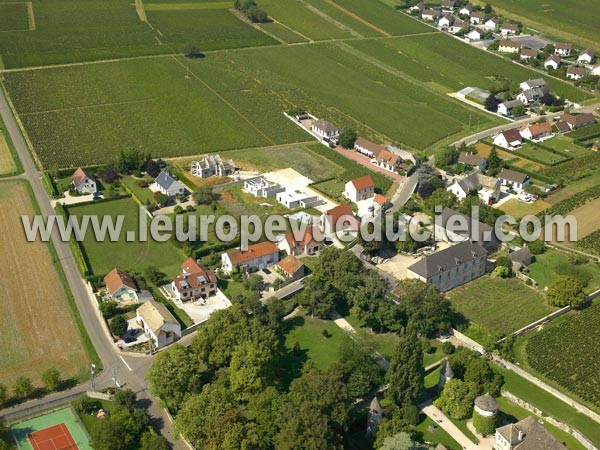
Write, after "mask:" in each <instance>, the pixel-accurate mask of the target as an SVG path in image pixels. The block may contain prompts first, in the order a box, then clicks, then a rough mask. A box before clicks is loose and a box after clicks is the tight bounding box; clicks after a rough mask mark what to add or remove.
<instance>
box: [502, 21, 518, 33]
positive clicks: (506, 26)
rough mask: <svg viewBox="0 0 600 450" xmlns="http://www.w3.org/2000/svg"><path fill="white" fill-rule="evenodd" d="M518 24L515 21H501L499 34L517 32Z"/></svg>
mask: <svg viewBox="0 0 600 450" xmlns="http://www.w3.org/2000/svg"><path fill="white" fill-rule="evenodd" d="M518 31H519V26H518V25H517V24H516V23H503V24H502V25H500V34H501V35H502V36H511V35H513V34H517V32H518Z"/></svg>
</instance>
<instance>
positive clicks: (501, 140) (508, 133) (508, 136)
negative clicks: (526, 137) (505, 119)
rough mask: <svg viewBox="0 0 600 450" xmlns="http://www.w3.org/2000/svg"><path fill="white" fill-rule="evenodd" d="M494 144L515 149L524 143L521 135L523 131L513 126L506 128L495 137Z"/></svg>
mask: <svg viewBox="0 0 600 450" xmlns="http://www.w3.org/2000/svg"><path fill="white" fill-rule="evenodd" d="M494 144H496V145H498V146H500V147H502V148H506V149H508V150H514V149H515V148H517V147H520V146H521V144H523V138H522V137H521V133H519V129H518V128H512V129H510V130H504V131H502V132H500V133H499V134H498V135H497V136H496V137H495V138H494Z"/></svg>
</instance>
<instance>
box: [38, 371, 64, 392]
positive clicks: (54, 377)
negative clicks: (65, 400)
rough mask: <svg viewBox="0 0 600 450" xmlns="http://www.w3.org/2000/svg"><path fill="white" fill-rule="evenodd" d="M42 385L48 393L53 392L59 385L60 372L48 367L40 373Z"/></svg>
mask: <svg viewBox="0 0 600 450" xmlns="http://www.w3.org/2000/svg"><path fill="white" fill-rule="evenodd" d="M42 383H44V386H45V387H46V389H48V390H49V391H53V390H55V389H56V388H57V387H58V386H59V384H60V372H59V371H58V370H57V369H56V368H54V367H49V368H48V369H46V370H45V371H44V373H42Z"/></svg>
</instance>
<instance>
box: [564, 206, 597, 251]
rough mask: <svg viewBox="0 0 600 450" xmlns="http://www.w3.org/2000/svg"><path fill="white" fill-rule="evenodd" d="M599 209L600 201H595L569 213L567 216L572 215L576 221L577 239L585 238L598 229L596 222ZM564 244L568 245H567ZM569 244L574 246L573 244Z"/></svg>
mask: <svg viewBox="0 0 600 450" xmlns="http://www.w3.org/2000/svg"><path fill="white" fill-rule="evenodd" d="M599 208H600V199H596V200H592V201H591V202H588V203H586V204H585V205H583V206H580V207H579V208H577V209H574V210H573V211H571V212H570V213H569V215H573V216H575V218H576V219H577V239H581V238H583V237H586V236H587V235H588V234H591V233H593V232H594V231H596V230H597V229H598V228H600V221H599V220H598V209H599ZM565 244H566V245H568V244H569V243H565ZM570 244H574V242H573V243H570Z"/></svg>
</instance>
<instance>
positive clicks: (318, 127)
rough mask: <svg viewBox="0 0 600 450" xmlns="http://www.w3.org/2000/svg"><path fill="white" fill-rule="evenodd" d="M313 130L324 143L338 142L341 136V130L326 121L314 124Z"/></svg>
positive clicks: (320, 120)
mask: <svg viewBox="0 0 600 450" xmlns="http://www.w3.org/2000/svg"><path fill="white" fill-rule="evenodd" d="M311 130H312V131H313V132H314V133H315V134H316V135H317V136H319V137H320V138H321V139H322V140H324V141H327V142H329V141H331V142H337V139H338V137H339V136H340V130H338V128H337V127H336V126H335V125H334V124H332V123H331V122H328V121H326V120H324V119H319V120H316V121H314V122H313V124H312V127H311Z"/></svg>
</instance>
